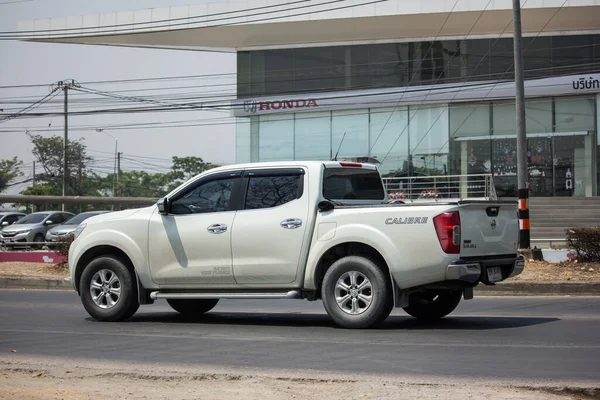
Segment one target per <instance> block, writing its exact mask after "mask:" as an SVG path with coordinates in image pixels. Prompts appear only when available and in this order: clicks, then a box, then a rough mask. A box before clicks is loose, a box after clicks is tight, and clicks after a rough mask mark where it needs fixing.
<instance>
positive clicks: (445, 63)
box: [20, 0, 600, 196]
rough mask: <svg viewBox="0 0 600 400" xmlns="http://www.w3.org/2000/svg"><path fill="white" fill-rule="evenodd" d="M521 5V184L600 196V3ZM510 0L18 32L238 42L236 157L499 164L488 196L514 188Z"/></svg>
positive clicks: (470, 169) (227, 45) (469, 169)
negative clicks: (524, 162)
mask: <svg viewBox="0 0 600 400" xmlns="http://www.w3.org/2000/svg"><path fill="white" fill-rule="evenodd" d="M523 3H524V8H523V14H522V15H523V34H524V61H525V64H524V65H525V78H526V82H525V87H526V119H527V147H528V161H529V166H530V168H529V181H530V191H531V195H532V196H597V195H598V193H599V188H600V178H599V177H600V175H599V172H600V168H599V167H600V165H599V164H600V158H599V153H600V151H599V150H600V149H599V146H600V136H599V134H598V113H599V111H600V5H596V4H597V2H596V1H594V0H578V1H574V0H567V1H564V0H539V1H532V0H530V1H527V2H525V1H523ZM511 4H512V2H511V1H510V0H489V1H488V0H470V1H466V0H458V1H454V0H403V1H399V0H398V1H393V0H390V1H368V0H348V1H322V0H321V1H296V2H274V1H267V0H257V1H254V0H253V1H252V2H250V1H229V2H227V1H221V2H211V3H207V4H204V5H198V6H189V7H173V8H169V9H154V10H140V11H134V12H127V13H112V14H103V15H93V16H83V17H79V18H71V19H69V18H65V19H50V20H41V21H40V20H36V21H26V22H24V23H23V24H22V26H21V27H20V29H21V30H24V31H32V32H37V34H36V35H35V40H41V41H52V42H69V43H87V44H105V45H123V46H140V47H161V48H175V49H176V48H182V49H198V50H214V51H231V52H236V54H237V99H235V100H234V101H232V102H231V103H230V104H229V105H228V106H229V107H230V108H231V112H232V115H233V116H235V117H236V160H237V161H238V162H249V161H280V160H300V159H302V160H329V159H332V158H334V157H335V156H336V155H337V157H338V159H346V160H357V161H368V162H375V163H377V164H379V168H380V169H381V171H382V173H383V174H385V175H387V176H415V175H464V174H493V175H494V182H495V186H496V191H497V192H498V195H500V196H516V186H517V177H516V153H515V152H516V134H515V119H516V118H515V104H514V95H515V86H514V82H513V80H514V68H513V42H512V38H511V36H512V25H511V20H512V12H511ZM198 16H201V17H200V18H199V17H198ZM164 21H173V22H171V23H166V24H165V22H164ZM181 21H184V22H183V23H181ZM127 23H129V24H135V25H133V26H134V27H135V28H134V29H131V30H129V31H125V32H123V30H118V28H117V27H118V26H119V25H122V24H127ZM47 29H60V30H59V31H53V32H52V34H48V35H47V36H44V35H45V34H46V33H47V32H49V31H47ZM69 29H71V30H69ZM73 29H74V30H73ZM57 32H58V35H57Z"/></svg>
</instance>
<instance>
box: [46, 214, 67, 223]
mask: <svg viewBox="0 0 600 400" xmlns="http://www.w3.org/2000/svg"><path fill="white" fill-rule="evenodd" d="M49 220H50V221H52V224H62V223H63V222H65V218H64V217H63V214H52V215H51V216H50V218H49Z"/></svg>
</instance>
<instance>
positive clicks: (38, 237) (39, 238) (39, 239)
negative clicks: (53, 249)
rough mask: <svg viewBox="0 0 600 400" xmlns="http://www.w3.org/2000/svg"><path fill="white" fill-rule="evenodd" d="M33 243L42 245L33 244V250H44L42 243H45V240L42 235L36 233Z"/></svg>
mask: <svg viewBox="0 0 600 400" xmlns="http://www.w3.org/2000/svg"><path fill="white" fill-rule="evenodd" d="M33 241H34V242H35V243H42V244H34V245H33V248H34V249H37V250H41V249H43V248H44V242H45V241H46V238H45V237H44V235H42V234H41V233H38V234H36V235H35V237H34V238H33Z"/></svg>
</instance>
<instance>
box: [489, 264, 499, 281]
mask: <svg viewBox="0 0 600 400" xmlns="http://www.w3.org/2000/svg"><path fill="white" fill-rule="evenodd" d="M487 274H488V281H490V282H500V281H501V280H502V269H501V268H500V267H493V268H488V269H487Z"/></svg>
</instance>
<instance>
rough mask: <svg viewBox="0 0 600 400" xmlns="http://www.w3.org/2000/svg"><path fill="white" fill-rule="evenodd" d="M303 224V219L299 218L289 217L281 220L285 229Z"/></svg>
mask: <svg viewBox="0 0 600 400" xmlns="http://www.w3.org/2000/svg"><path fill="white" fill-rule="evenodd" d="M301 226H302V220H301V219H299V218H288V219H284V220H283V221H281V227H282V228H285V229H296V228H300V227H301Z"/></svg>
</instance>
